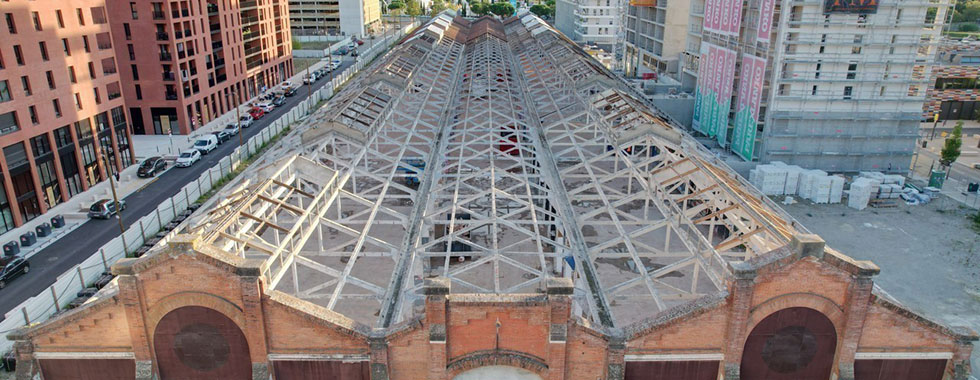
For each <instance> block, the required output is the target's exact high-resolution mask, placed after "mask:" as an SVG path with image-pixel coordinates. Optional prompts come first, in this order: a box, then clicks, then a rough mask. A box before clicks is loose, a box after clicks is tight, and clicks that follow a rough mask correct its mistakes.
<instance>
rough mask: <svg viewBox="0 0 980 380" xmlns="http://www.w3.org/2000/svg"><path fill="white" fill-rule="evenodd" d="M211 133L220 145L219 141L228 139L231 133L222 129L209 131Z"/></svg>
mask: <svg viewBox="0 0 980 380" xmlns="http://www.w3.org/2000/svg"><path fill="white" fill-rule="evenodd" d="M211 134H212V135H214V137H217V138H218V145H221V143H223V142H225V141H228V139H230V138H231V134H230V133H228V132H227V131H225V130H224V129H222V130H220V131H217V132H211Z"/></svg>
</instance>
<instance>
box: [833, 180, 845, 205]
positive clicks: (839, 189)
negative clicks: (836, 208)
mask: <svg viewBox="0 0 980 380" xmlns="http://www.w3.org/2000/svg"><path fill="white" fill-rule="evenodd" d="M843 198H844V177H841V176H839V175H832V176H830V203H835V204H836V203H840V202H841V200H842V199H843Z"/></svg>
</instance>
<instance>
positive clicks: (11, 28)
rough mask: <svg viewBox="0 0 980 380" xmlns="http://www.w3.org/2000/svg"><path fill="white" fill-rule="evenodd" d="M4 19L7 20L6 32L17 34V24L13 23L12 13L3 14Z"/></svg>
mask: <svg viewBox="0 0 980 380" xmlns="http://www.w3.org/2000/svg"><path fill="white" fill-rule="evenodd" d="M4 19H6V20H7V31H8V32H10V34H17V24H16V23H14V15H13V13H7V14H4Z"/></svg>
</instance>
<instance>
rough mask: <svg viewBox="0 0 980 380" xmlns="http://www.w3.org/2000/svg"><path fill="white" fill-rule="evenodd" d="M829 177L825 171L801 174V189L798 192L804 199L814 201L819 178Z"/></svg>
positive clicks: (810, 171) (811, 171)
mask: <svg viewBox="0 0 980 380" xmlns="http://www.w3.org/2000/svg"><path fill="white" fill-rule="evenodd" d="M826 176H827V172H825V171H823V170H806V171H804V172H803V173H802V174H800V188H799V191H797V192H796V194H797V195H799V196H800V197H801V198H803V199H810V200H813V193H814V189H815V186H816V182H817V179H818V178H823V177H826Z"/></svg>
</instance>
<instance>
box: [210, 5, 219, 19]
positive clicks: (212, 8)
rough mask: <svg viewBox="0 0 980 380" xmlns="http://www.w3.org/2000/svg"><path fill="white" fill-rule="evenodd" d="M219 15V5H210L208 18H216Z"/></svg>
mask: <svg viewBox="0 0 980 380" xmlns="http://www.w3.org/2000/svg"><path fill="white" fill-rule="evenodd" d="M216 14H218V4H211V3H208V16H214V15H216Z"/></svg>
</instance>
